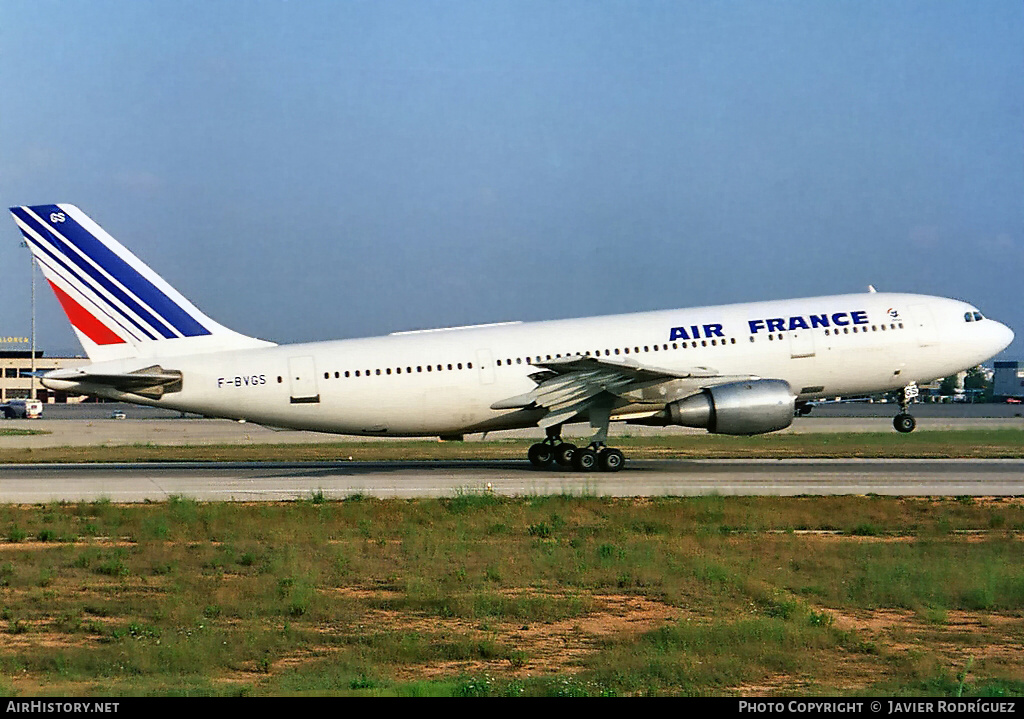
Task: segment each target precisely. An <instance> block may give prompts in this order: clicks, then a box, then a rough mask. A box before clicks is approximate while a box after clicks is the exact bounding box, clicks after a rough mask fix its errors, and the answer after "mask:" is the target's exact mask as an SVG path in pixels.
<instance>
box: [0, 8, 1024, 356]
mask: <svg viewBox="0 0 1024 719" xmlns="http://www.w3.org/2000/svg"><path fill="white" fill-rule="evenodd" d="M1022 38H1024V4H1022V3H1020V2H1018V1H1017V0H1012V1H1011V0H1006V1H988V2H980V3H978V2H934V1H931V0H929V1H927V2H898V3H893V2H870V1H868V2H865V1H863V0H857V1H849V2H843V1H841V0H838V1H835V2H820V1H814V2H760V1H758V2H710V1H709V2H682V1H679V2H596V1H585V2H583V1H581V2H572V1H568V0H566V1H561V2H509V3H506V2H279V1H278V2H227V1H224V0H222V1H219V2H218V1H212V2H211V1H209V0H207V1H204V2H186V1H183V0H175V1H174V2H129V1H128V0H125V1H124V2H98V1H92V2H77V3H67V2H46V1H45V0H42V1H40V0H33V1H32V2H28V1H24V0H0V87H2V88H3V89H4V92H3V94H2V96H0V199H2V201H3V202H4V203H5V204H4V207H6V206H9V205H14V204H38V203H49V202H70V203H73V204H76V205H78V206H79V207H81V208H82V209H83V210H85V211H86V212H87V213H88V214H90V215H91V216H92V217H93V218H94V219H95V220H96V221H97V222H99V223H100V224H101V225H103V226H104V227H105V228H106V229H107V230H108V231H109V232H111V234H113V235H114V236H115V237H117V238H118V239H119V240H121V241H122V242H123V243H124V244H125V245H127V246H128V247H129V248H130V249H132V250H133V251H134V252H135V253H136V254H138V255H139V256H140V257H141V258H142V259H143V260H144V261H146V262H147V263H149V264H150V265H151V266H153V268H154V269H156V271H157V272H159V273H160V274H161V275H163V276H164V277H165V278H166V279H167V280H168V281H170V282H171V284H173V285H174V286H175V287H177V288H178V289H179V290H181V291H182V292H183V293H184V294H185V295H186V296H188V297H189V298H190V299H192V300H193V301H194V302H195V303H196V304H197V305H198V306H199V307H200V308H202V309H203V310H204V311H205V312H207V313H208V314H210V315H211V316H212V317H214V318H215V319H217V320H218V321H220V322H221V323H223V324H226V325H228V326H230V327H232V328H233V329H237V330H239V331H241V332H244V333H246V334H252V335H256V336H260V337H265V338H267V339H272V340H274V341H278V342H292V341H306V340H315V339H331V338H342V337H357V336H365V335H375V334H385V333H387V332H391V331H395V330H402V329H412V328H422V327H436V326H446V325H458V324H470V323H477V322H492V321H502V320H513V319H522V320H532V319H548V318H557V317H573V316H586V315H593V314H603V313H618V312H629V311H633V310H647V309H659V308H672V307H684V306H692V305H703V304H718V303H726V302H743V301H750V300H759V299H770V298H782V297H796V296H805V295H817V294H832V293H840V292H857V291H862V290H864V289H865V288H866V286H867V285H868V284H869V283H870V284H874V285H875V286H876V287H877V288H878V289H880V290H883V289H884V290H891V291H909V292H921V293H926V294H937V295H945V296H952V297H960V298H963V299H967V300H969V301H971V302H974V303H976V304H977V305H978V306H979V307H980V308H981V309H982V310H983V311H984V312H986V313H987V314H989V315H990V316H993V317H995V318H997V319H1000V320H1002V321H1005V322H1007V323H1008V324H1009V325H1010V326H1011V327H1013V328H1014V330H1015V331H1016V332H1017V334H1018V337H1022V336H1024V302H1022V301H1021V299H1022V293H1021V286H1022V282H1024V42H1022ZM2 237H6V238H7V239H6V241H0V268H3V274H2V275H0V277H2V281H0V336H5V335H6V336H10V335H15V336H22V335H24V336H27V332H28V325H29V314H30V313H29V300H28V294H29V278H28V256H27V250H25V249H23V248H20V247H19V242H20V236H19V233H18V231H17V228H16V226H15V225H14V223H13V221H9V220H8V221H7V229H6V230H3V231H0V238H2ZM38 290H39V293H38V308H37V318H38V338H39V345H40V346H41V347H43V348H44V349H46V350H47V351H48V352H50V353H55V352H60V351H68V350H75V351H78V346H77V342H76V341H75V339H74V335H73V334H72V333H71V331H70V329H69V328H68V326H67V324H66V320H65V319H64V317H63V314H62V313H61V311H60V309H59V306H58V305H57V303H56V301H55V300H54V299H53V298H52V297H51V296H50V294H49V290H48V289H45V291H44V287H43V283H40V286H39V287H38ZM1004 356H1006V357H1011V358H1021V359H1024V338H1021V339H1018V340H1017V341H1016V342H1015V343H1014V345H1013V346H1011V348H1010V349H1009V350H1008V351H1007V352H1006V353H1004Z"/></svg>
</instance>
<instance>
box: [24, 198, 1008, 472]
mask: <svg viewBox="0 0 1024 719" xmlns="http://www.w3.org/2000/svg"><path fill="white" fill-rule="evenodd" d="M10 210H11V213H12V214H13V216H14V220H15V222H16V223H17V225H18V227H19V228H20V229H21V232H22V234H23V235H24V237H25V239H26V240H27V241H28V244H29V246H30V247H31V249H32V252H33V254H34V256H35V259H36V260H37V261H38V264H39V266H40V268H41V269H42V272H43V275H44V276H45V277H46V279H47V280H48V282H49V284H50V286H51V287H52V288H53V291H54V293H55V294H56V295H57V299H58V300H59V301H60V304H61V306H62V307H63V309H64V311H65V313H66V314H67V316H68V319H69V320H70V321H71V325H72V327H73V328H74V330H75V333H76V334H77V336H78V338H79V340H80V341H81V343H82V346H83V347H84V349H85V351H86V354H87V355H88V357H89V359H90V360H91V363H90V364H88V365H85V366H82V367H78V368H74V369H59V370H52V371H50V372H47V373H45V374H44V375H43V376H42V377H41V382H42V384H43V385H44V386H45V387H47V388H49V389H52V390H61V391H65V392H69V393H77V394H85V395H92V396H96V397H104V398H107V399H112V400H118V401H123V402H132V403H135V404H140V405H149V406H153V407H166V408H170V409H174V410H180V411H183V412H192V413H198V414H202V415H206V416H209V417H222V418H228V419H234V420H240V421H241V420H244V421H249V422H254V423H258V424H262V425H267V426H270V427H277V428H292V429H301V430H315V431H320V432H333V433H338V434H347V435H360V436H368V435H370V436H394V437H425V436H438V437H441V438H445V439H461V438H462V436H463V435H465V434H469V433H478V432H491V431H495V430H502V429H518V428H527V427H541V428H543V429H544V430H545V439H544V440H543V441H541V442H538V443H536V444H534V445H533V446H531V447H530V449H529V452H528V453H527V457H528V459H529V461H530V462H531V463H532V464H533V465H534V466H535V467H539V468H544V467H549V466H551V465H552V463H557V464H559V465H562V466H566V467H571V468H573V469H575V470H577V471H595V470H601V471H609V472H614V471H618V470H620V469H622V467H623V466H624V463H625V458H624V456H623V453H622V452H621V451H620V450H618V449H615V448H613V447H609V446H608V445H607V439H608V427H609V424H610V422H612V421H624V422H628V423H635V424H644V425H655V426H668V425H678V426H684V427H697V428H705V429H707V430H708V431H709V432H714V433H720V434H731V435H754V434H761V433H766V432H773V431H776V430H780V429H784V428H786V427H788V426H789V425H790V424H791V423H792V421H793V417H794V415H795V414H798V413H799V414H804V413H806V412H807V411H809V409H810V407H811V405H810V404H809V403H810V402H812V401H814V400H816V399H820V398H823V397H834V396H837V395H853V394H868V393H874V392H884V391H892V390H896V391H898V393H899V394H898V396H899V408H900V409H899V413H898V414H897V415H896V417H895V419H894V420H893V425H894V427H895V429H896V430H898V431H899V432H910V431H912V430H913V429H914V427H915V426H916V422H915V420H914V417H913V416H912V415H911V414H910V412H909V405H910V404H911V402H912V401H913V399H914V397H915V396H916V395H917V383H919V382H924V381H931V380H933V379H935V378H938V377H946V376H949V375H951V374H953V373H955V372H959V371H961V370H964V369H967V368H969V367H974V366H976V365H978V364H979V363H981V362H983V361H984V360H987V359H989V358H990V357H992V356H993V355H995V354H997V353H999V352H1000V351H1002V350H1003V349H1005V348H1006V347H1007V346H1008V345H1009V344H1010V343H1011V342H1012V341H1013V337H1014V334H1013V331H1012V330H1010V328H1009V327H1007V326H1005V325H1003V324H1001V323H999V322H996V321H995V320H992V319H988V318H986V317H985V316H984V315H982V314H981V312H980V311H979V310H978V309H977V308H976V307H975V306H974V305H972V304H970V303H968V302H963V301H960V300H956V299H947V298H943V297H932V296H926V295H916V294H900V293H888V292H876V291H874V288H869V289H870V290H871V291H869V292H867V293H862V294H844V295H832V296H825V297H810V298H805V299H789V300H780V301H769V302H752V303H744V304H730V305H721V306H711V307H691V308H685V309H674V310H660V311H653V312H641V313H634V314H622V315H611V316H604V317H588V318H583V319H563V320H552V321H544V322H502V323H496V324H486V325H474V326H467V327H449V328H444V329H433V330H416V331H409V332H395V333H393V334H390V335H386V336H380V337H370V338H365V339H347V340H336V341H328V342H312V343H303V344H286V345H278V344H275V343H273V342H268V341H266V340H262V339H257V338H255V337H249V336H246V335H243V334H240V333H238V332H235V331H233V330H231V329H228V328H227V327H224V326H222V325H220V324H219V323H217V322H215V321H214V320H213V319H211V318H210V317H208V316H207V315H205V314H204V313H203V312H201V311H200V310H199V309H198V308H197V307H196V306H195V305H193V304H192V303H191V302H189V301H188V300H187V299H185V298H184V297H183V296H182V295H181V294H180V293H179V292H178V291H177V290H175V289H174V288H173V287H171V286H170V285H169V284H168V283H167V282H166V281H165V280H164V279H163V278H161V277H160V276H159V275H157V274H156V273H155V272H154V271H153V270H151V269H150V268H149V267H148V266H147V265H145V264H144V263H143V262H142V261H141V260H139V259H138V258H137V257H136V256H135V255H134V254H132V253H131V252H130V251H129V250H127V249H126V248H125V247H124V246H122V245H121V244H120V243H119V242H117V241H116V240H115V239H114V238H113V237H111V236H110V235H109V234H108V233H107V232H106V231H104V230H103V229H102V228H101V227H100V226H99V225H97V224H96V223H95V222H93V221H92V220H91V219H90V218H89V217H88V216H86V215H85V213H83V212H82V211H81V210H79V209H78V208H77V207H75V206H74V205H68V204H57V205H37V206H18V207H12V208H10ZM576 422H589V423H590V426H591V428H592V429H593V430H594V434H593V436H592V438H591V439H590V442H589V443H588V444H587V445H586V446H584V447H577V446H575V445H574V444H572V443H571V442H567V441H565V440H563V438H562V428H563V426H564V425H565V424H568V423H576Z"/></svg>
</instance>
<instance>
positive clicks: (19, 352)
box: [0, 349, 89, 404]
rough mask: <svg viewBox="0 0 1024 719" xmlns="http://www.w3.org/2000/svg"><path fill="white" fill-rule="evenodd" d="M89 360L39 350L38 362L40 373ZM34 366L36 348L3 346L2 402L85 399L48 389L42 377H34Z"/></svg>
mask: <svg viewBox="0 0 1024 719" xmlns="http://www.w3.org/2000/svg"><path fill="white" fill-rule="evenodd" d="M88 362H89V360H88V359H86V358H85V357H46V356H45V355H44V353H43V351H42V350H36V356H35V363H34V365H35V369H36V372H37V373H38V372H48V371H50V370H54V369H66V368H70V367H80V366H82V365H84V364H88ZM32 367H33V362H32V350H28V349H25V350H23V349H0V402H6V401H7V400H10V399H30V398H35V399H40V400H42V401H43V402H45V403H50V404H53V403H57V402H61V403H63V402H81V401H82V400H83V399H85V397H83V396H82V395H69V394H68V393H67V392H54V391H52V390H48V389H46V388H45V387H43V386H42V384H40V382H39V379H38V378H36V377H33V376H32Z"/></svg>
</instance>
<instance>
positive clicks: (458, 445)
mask: <svg viewBox="0 0 1024 719" xmlns="http://www.w3.org/2000/svg"><path fill="white" fill-rule="evenodd" d="M530 444H531V441H530V440H496V441H488V442H437V441H427V440H408V441H406V440H396V441H388V442H379V441H375V442H360V441H351V440H350V441H343V442H338V443H331V444H307V445H301V444H282V445H273V444H268V445H192V446H165V445H131V446H119V447H47V448H44V449H34V448H4V447H2V446H0V463H35V462H185V461H189V462H194V461H198V462H203V461H209V462H214V461H221V462H234V461H237V462H249V461H290V462H310V461H325V462H336V461H348V460H349V458H352V459H353V460H354V461H399V460H405V461H432V460H439V461H449V460H465V459H476V460H507V459H517V460H518V459H523V458H525V457H526V450H527V448H528V447H529V445H530ZM615 445H616V446H617V447H620V448H621V449H622V450H623V451H625V452H626V454H627V456H628V457H630V458H631V459H659V458H712V459H717V458H723V459H726V458H737V459H744V458H751V457H775V458H787V457H794V458H795V457H809V458H816V457H821V458H824V457H865V458H949V457H963V458H1020V457H1024V430H1017V429H998V430H958V431H935V432H914V433H912V434H907V435H900V434H897V433H895V432H878V433H844V434H768V435H760V436H756V437H729V436H722V435H712V434H707V435H670V436H662V437H619V438H616V439H615Z"/></svg>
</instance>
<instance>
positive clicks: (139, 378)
mask: <svg viewBox="0 0 1024 719" xmlns="http://www.w3.org/2000/svg"><path fill="white" fill-rule="evenodd" d="M56 382H60V383H66V382H70V383H76V384H88V385H99V386H101V387H109V388H110V389H113V390H117V391H118V392H128V393H130V394H137V395H140V396H142V397H150V398H152V399H159V398H160V397H162V396H164V395H165V394H168V393H171V392H179V391H181V372H179V371H178V370H165V369H164V368H163V367H161V366H160V365H153V366H152V367H145V368H143V369H139V370H135V371H134V372H126V373H120V374H119V373H109V372H90V371H89V370H87V369H86V370H75V369H63V370H54V371H53V372H47V373H46V374H45V375H44V376H43V385H44V386H47V387H51V388H53V389H65V386H63V385H57V384H52V383H56Z"/></svg>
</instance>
